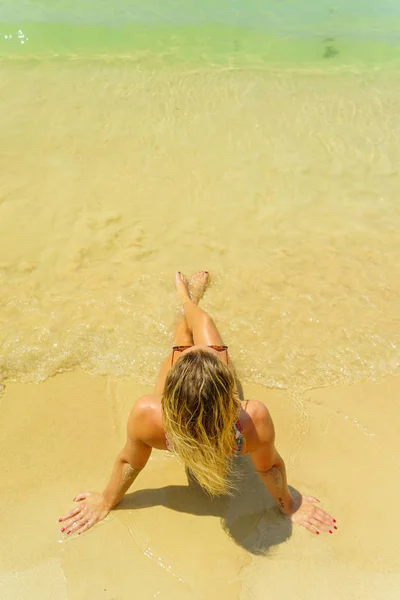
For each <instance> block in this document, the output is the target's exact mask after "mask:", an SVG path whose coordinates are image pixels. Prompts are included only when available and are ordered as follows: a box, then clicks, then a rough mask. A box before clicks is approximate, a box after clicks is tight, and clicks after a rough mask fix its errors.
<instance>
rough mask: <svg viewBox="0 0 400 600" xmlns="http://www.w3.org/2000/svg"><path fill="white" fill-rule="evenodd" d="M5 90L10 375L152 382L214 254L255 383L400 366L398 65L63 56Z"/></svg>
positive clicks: (27, 67) (23, 70) (341, 376)
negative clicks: (186, 282) (195, 276)
mask: <svg viewBox="0 0 400 600" xmlns="http://www.w3.org/2000/svg"><path fill="white" fill-rule="evenodd" d="M0 86H1V94H0V98H1V100H0V110H1V113H2V114H3V115H7V119H6V120H5V121H4V122H3V127H2V142H1V148H2V152H1V156H0V172H1V174H2V175H1V188H0V194H1V195H0V277H1V291H0V302H1V312H0V324H1V334H0V335H1V344H2V353H1V363H0V365H1V378H2V380H3V381H10V380H12V381H41V380H43V379H45V378H47V377H49V376H51V375H53V374H55V373H57V372H59V371H62V370H66V369H71V368H73V367H75V366H81V367H83V368H84V369H86V370H88V371H90V372H93V373H107V374H113V375H118V376H129V377H132V378H134V379H135V380H137V381H140V382H142V383H143V382H144V383H152V382H153V381H154V378H155V375H156V371H157V368H158V366H159V363H160V360H161V358H162V357H163V356H164V355H165V353H166V351H167V349H168V347H169V346H170V345H171V333H170V332H171V327H172V323H173V320H174V318H175V314H176V301H175V296H174V288H173V273H174V271H175V270H177V269H180V270H182V271H184V272H186V273H187V274H190V272H192V271H193V270H196V269H199V268H206V269H208V270H209V271H210V272H211V274H212V285H211V286H210V289H209V291H208V292H207V294H206V296H205V298H204V307H205V308H206V309H207V310H209V311H210V312H211V314H212V315H213V316H214V318H215V320H216V322H217V324H218V326H219V327H220V328H221V330H222V333H223V336H224V339H225V341H226V343H228V344H229V346H230V348H231V354H232V356H233V358H234V360H235V362H236V364H237V367H238V369H239V372H240V373H241V375H242V376H243V377H244V379H245V380H248V381H252V382H258V383H261V384H263V385H265V386H269V387H279V388H287V389H290V390H292V391H300V390H304V389H308V388H312V387H316V386H326V385H329V384H336V383H340V382H345V383H350V382H355V381H362V380H365V379H379V378H380V377H382V376H383V375H385V374H387V373H395V372H396V371H397V370H398V366H399V357H400V350H399V344H400V340H399V331H400V327H399V325H400V323H399V300H398V298H399V291H400V276H399V275H400V273H399V264H400V260H399V259H400V238H399V235H398V230H399V226H400V205H399V203H398V174H399V168H398V165H399V164H400V156H399V125H398V114H399V109H400V106H399V104H400V100H399V98H400V93H399V91H400V90H399V82H398V78H397V76H396V75H395V74H393V73H391V72H390V71H386V70H385V69H379V70H367V69H363V70H361V69H360V70H354V69H353V70H352V72H347V73H346V72H344V71H343V70H339V71H334V70H330V71H325V72H322V71H320V72H318V71H313V72H304V71H301V70H300V71H290V72H289V71H288V70H286V71H280V72H278V71H275V70H264V71H261V70H259V69H251V68H247V69H231V70H226V69H222V68H213V69H209V68H206V67H203V68H199V67H196V68H194V67H193V68H190V69H189V68H187V67H185V68H182V67H181V68H178V67H174V68H172V67H170V68H163V69H150V68H146V67H143V66H140V65H136V64H135V63H132V61H120V60H116V61H109V62H107V63H105V62H104V61H103V62H101V61H98V60H96V61H72V60H66V59H65V60H58V61H55V62H54V61H53V62H51V61H41V62H37V61H32V62H30V61H27V62H26V61H18V62H15V61H3V63H2V78H1V83H0Z"/></svg>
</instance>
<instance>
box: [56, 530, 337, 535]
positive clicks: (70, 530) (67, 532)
mask: <svg viewBox="0 0 400 600" xmlns="http://www.w3.org/2000/svg"><path fill="white" fill-rule="evenodd" d="M69 533H71V530H69V531H67V535H68V534H69ZM331 533H332V531H331Z"/></svg>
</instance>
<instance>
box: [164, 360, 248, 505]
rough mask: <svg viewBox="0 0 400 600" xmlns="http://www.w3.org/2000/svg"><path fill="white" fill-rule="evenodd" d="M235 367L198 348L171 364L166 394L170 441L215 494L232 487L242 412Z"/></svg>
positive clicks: (199, 479) (208, 489) (230, 489)
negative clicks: (239, 418)
mask: <svg viewBox="0 0 400 600" xmlns="http://www.w3.org/2000/svg"><path fill="white" fill-rule="evenodd" d="M239 412H240V401H239V397H238V396H237V394H236V393H235V378H234V375H233V372H232V370H231V369H230V368H229V367H228V366H227V365H225V364H224V363H223V362H222V361H221V360H220V359H219V358H218V356H216V355H215V354H213V353H211V352H208V351H207V350H202V349H198V350H197V349H196V350H195V351H192V352H188V353H186V354H184V355H183V356H182V357H181V358H180V359H179V360H178V361H177V362H176V363H175V365H174V366H173V367H172V368H171V369H170V370H169V372H168V375H167V379H166V383H165V388H164V393H163V396H162V415H163V425H164V428H165V432H166V435H167V437H168V441H169V443H170V445H171V446H172V449H173V451H174V452H175V453H176V454H177V455H178V456H179V457H180V458H181V460H182V461H183V462H184V464H185V466H186V467H187V468H188V469H189V471H190V472H191V474H192V475H193V476H194V477H195V479H197V481H198V482H199V483H200V485H201V486H202V487H203V488H204V489H205V490H206V491H207V492H208V493H209V494H210V495H211V496H216V495H219V494H226V493H230V492H231V491H232V487H233V485H232V483H231V482H230V479H229V475H230V473H231V470H232V461H231V460H230V457H231V456H232V454H233V452H234V450H235V434H234V428H233V425H234V423H235V422H236V420H237V419H238V417H239Z"/></svg>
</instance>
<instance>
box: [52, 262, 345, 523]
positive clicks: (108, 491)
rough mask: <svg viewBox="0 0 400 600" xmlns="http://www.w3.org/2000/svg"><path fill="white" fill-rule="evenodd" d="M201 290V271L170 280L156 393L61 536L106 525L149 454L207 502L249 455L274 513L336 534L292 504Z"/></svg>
mask: <svg viewBox="0 0 400 600" xmlns="http://www.w3.org/2000/svg"><path fill="white" fill-rule="evenodd" d="M207 282H208V272H207V271H199V272H198V273H196V274H195V275H194V276H193V277H192V279H191V283H190V286H189V283H188V281H187V279H186V278H185V277H184V275H182V274H181V273H179V272H178V273H177V274H176V288H177V292H178V297H179V300H180V301H181V303H182V306H183V316H182V318H181V319H180V320H179V322H178V324H177V327H176V331H175V346H174V348H173V350H172V353H171V354H170V355H169V356H168V358H167V359H166V361H165V362H164V364H163V366H162V368H161V371H160V374H159V376H158V379H157V382H156V385H155V389H154V392H153V393H152V394H149V395H147V396H143V397H142V398H140V399H139V400H138V401H137V402H136V404H135V405H134V407H133V409H132V411H131V414H130V416H129V419H128V425H127V440H126V444H125V446H124V448H123V449H122V451H121V452H120V453H119V455H118V456H117V458H116V461H115V464H114V469H113V472H112V475H111V478H110V481H109V483H108V485H107V487H106V488H105V490H104V491H103V493H102V494H98V493H95V492H85V493H83V494H79V495H78V496H77V497H76V498H75V499H74V502H76V503H77V506H76V507H75V508H74V509H72V510H71V511H70V512H69V513H68V514H66V515H65V516H64V517H61V518H60V519H59V522H62V523H63V526H62V529H61V531H62V532H64V531H65V532H66V533H67V534H71V533H78V534H81V533H83V532H85V531H87V530H88V529H90V527H92V526H93V525H94V524H95V523H97V522H98V521H100V520H101V519H104V517H105V516H106V515H107V514H108V513H109V512H110V511H111V510H112V509H113V508H114V507H115V506H116V505H117V504H118V502H119V501H120V500H121V498H122V497H123V496H124V494H125V493H126V491H127V490H128V489H129V488H130V486H131V485H132V483H133V482H134V481H135V479H136V477H137V476H138V474H139V473H140V471H141V470H142V469H143V468H144V467H145V466H146V463H147V461H148V459H149V457H150V454H151V450H152V448H157V449H158V450H170V451H172V452H176V453H177V454H178V455H179V456H180V458H181V459H182V460H183V462H184V464H185V466H186V467H187V468H188V469H189V470H190V471H191V473H192V475H193V476H194V477H195V478H196V479H197V480H198V482H199V483H200V484H201V485H202V487H204V488H205V490H207V491H208V492H209V494H211V495H217V494H223V493H229V491H230V487H231V484H230V478H229V474H230V472H231V469H232V463H233V461H234V459H233V460H232V457H235V456H238V455H241V454H249V455H250V458H251V460H252V462H253V465H254V468H255V470H256V471H257V473H258V474H259V475H260V477H261V479H262V481H263V483H264V484H265V486H266V488H267V489H268V491H269V493H270V494H271V496H272V498H273V499H274V500H275V502H276V503H277V505H278V507H279V509H280V510H281V512H282V513H283V514H284V515H285V516H286V517H288V518H289V519H290V520H291V521H292V522H293V523H296V524H298V525H302V526H303V527H306V528H307V529H309V530H310V531H312V532H314V533H316V534H319V533H320V532H321V531H324V532H329V533H332V532H333V530H334V529H337V527H336V525H335V523H336V521H335V519H333V517H332V516H331V515H329V514H328V513H326V512H325V511H324V510H322V509H320V508H318V506H317V503H318V502H319V501H318V500H317V499H316V498H314V497H312V496H299V497H295V498H293V497H292V495H291V493H290V491H289V488H288V485H287V481H286V470H285V463H284V462H283V459H282V458H281V456H280V455H279V454H278V452H277V450H276V448H275V445H274V440H275V431H274V425H273V423H272V419H271V416H270V414H269V412H268V410H267V408H266V407H265V406H264V404H262V403H261V402H258V401H256V400H249V401H246V402H240V400H239V397H238V394H237V390H236V386H235V377H234V374H233V370H232V367H231V365H230V363H229V358H228V349H227V346H224V345H223V342H222V339H221V336H220V334H219V333H218V330H217V328H216V326H215V324H214V322H213V320H212V319H211V317H210V316H209V315H208V314H207V313H206V312H205V311H204V310H202V309H201V308H199V306H198V303H199V300H200V299H201V297H202V296H203V293H204V291H205V289H206V287H207Z"/></svg>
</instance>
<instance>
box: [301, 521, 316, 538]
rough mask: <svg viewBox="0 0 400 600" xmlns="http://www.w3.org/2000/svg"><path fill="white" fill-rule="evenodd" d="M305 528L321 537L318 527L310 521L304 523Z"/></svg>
mask: <svg viewBox="0 0 400 600" xmlns="http://www.w3.org/2000/svg"><path fill="white" fill-rule="evenodd" d="M303 527H305V528H306V529H308V530H309V531H311V532H312V533H316V534H317V535H319V531H318V527H315V525H313V524H312V523H310V522H309V521H306V522H305V523H303Z"/></svg>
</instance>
